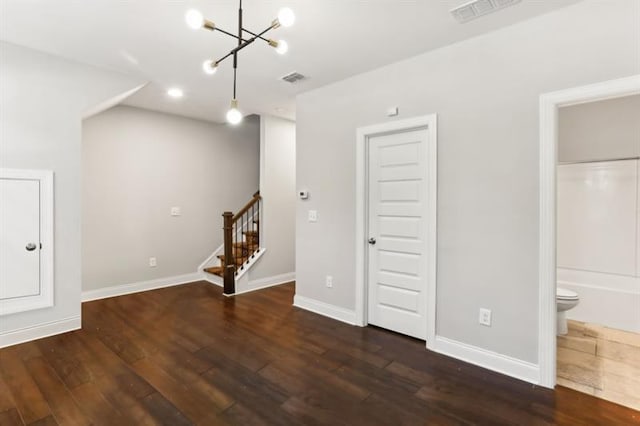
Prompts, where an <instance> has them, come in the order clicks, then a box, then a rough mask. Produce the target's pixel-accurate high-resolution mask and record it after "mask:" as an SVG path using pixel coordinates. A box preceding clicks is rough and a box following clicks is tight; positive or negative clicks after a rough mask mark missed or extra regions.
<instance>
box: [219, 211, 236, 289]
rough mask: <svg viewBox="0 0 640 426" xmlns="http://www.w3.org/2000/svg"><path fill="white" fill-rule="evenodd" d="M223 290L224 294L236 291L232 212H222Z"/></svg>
mask: <svg viewBox="0 0 640 426" xmlns="http://www.w3.org/2000/svg"><path fill="white" fill-rule="evenodd" d="M222 217H223V219H224V226H223V227H222V229H223V230H224V265H222V266H224V275H223V277H224V290H223V293H224V294H226V295H232V294H234V293H235V292H236V277H235V272H236V261H235V259H234V257H233V213H231V212H224V213H223V214H222Z"/></svg>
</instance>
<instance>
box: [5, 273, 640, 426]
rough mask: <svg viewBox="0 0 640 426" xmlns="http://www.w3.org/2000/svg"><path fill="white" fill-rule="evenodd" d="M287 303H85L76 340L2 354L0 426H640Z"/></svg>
mask: <svg viewBox="0 0 640 426" xmlns="http://www.w3.org/2000/svg"><path fill="white" fill-rule="evenodd" d="M293 294H294V285H293V284H290V285H283V286H278V287H273V288H270V289H266V290H264V291H260V292H255V293H249V294H244V295H241V296H238V297H234V298H226V297H224V296H223V295H222V293H221V290H220V289H219V288H217V287H215V286H211V285H209V284H207V283H192V284H185V285H181V286H176V287H169V288H164V289H159V290H154V291H150V292H145V293H139V294H132V295H127V296H122V297H116V298H111V299H104V300H98V301H94V302H89V303H85V304H84V305H83V308H82V312H83V329H82V330H79V331H75V332H71V333H66V334H64V335H60V336H54V337H50V338H46V339H42V340H39V341H36V342H33V343H28V344H23V345H17V346H14V347H11V348H5V349H0V425H2V426H4V425H5V424H6V425H13V424H16V425H23V424H38V423H39V424H61V425H76V424H96V425H129V424H131V425H133V424H135V425H159V424H167V425H191V424H207V425H218V424H225V425H273V424H275V425H301V424H308V425H316V424H318V425H332V426H333V425H340V424H347V425H361V424H362V425H367V426H370V425H420V424H428V425H454V424H455V425H471V424H490V425H499V424H517V425H546V424H565V425H572V426H573V425H589V426H598V425H606V426H610V425H613V426H615V425H625V426H627V425H634V424H638V425H640V413H639V412H638V411H634V410H630V409H627V408H624V407H621V406H618V405H615V404H611V403H609V402H607V401H604V400H601V399H597V398H594V397H593V396H589V395H584V394H580V393H577V392H575V391H572V390H570V389H564V388H562V387H559V388H558V389H556V391H551V390H548V389H542V388H539V387H537V386H533V385H531V384H529V383H525V382H522V381H519V380H515V379H512V378H509V377H506V376H503V375H501V374H498V373H494V372H491V371H488V370H485V369H482V368H480V367H477V366H474V365H471V364H467V363H464V362H461V361H458V360H455V359H452V358H448V357H446V356H443V355H440V354H437V353H433V352H430V351H428V350H426V349H425V343H424V341H419V340H416V339H412V338H408V337H405V336H402V335H398V334H396V333H392V332H389V331H386V330H382V329H379V328H376V327H355V326H350V325H347V324H343V323H340V322H338V321H334V320H332V319H330V318H326V317H323V316H320V315H317V314H313V313H310V312H307V311H304V310H302V309H299V308H295V307H293V306H292V298H293Z"/></svg>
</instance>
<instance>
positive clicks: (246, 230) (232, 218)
mask: <svg viewBox="0 0 640 426" xmlns="http://www.w3.org/2000/svg"><path fill="white" fill-rule="evenodd" d="M261 200H262V197H261V196H260V191H258V192H256V193H255V194H253V197H252V198H251V201H249V202H248V203H247V205H245V206H244V207H243V208H242V209H240V211H238V213H236V214H235V215H234V214H233V213H232V212H224V213H223V214H222V217H223V220H224V226H223V227H222V229H223V232H224V262H223V265H222V266H223V267H224V270H223V280H224V290H223V293H224V294H226V295H231V294H234V293H235V292H236V275H237V273H238V266H239V267H240V270H242V269H244V267H245V264H246V263H247V262H248V261H249V260H250V259H251V258H252V257H253V256H255V248H256V247H257V248H259V247H260V213H261V211H260V210H261V209H260V207H261ZM243 239H246V241H243ZM245 242H246V254H245V244H243V243H245Z"/></svg>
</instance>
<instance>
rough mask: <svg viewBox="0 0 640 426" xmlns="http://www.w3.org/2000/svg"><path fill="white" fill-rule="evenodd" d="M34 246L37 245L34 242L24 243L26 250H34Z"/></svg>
mask: <svg viewBox="0 0 640 426" xmlns="http://www.w3.org/2000/svg"><path fill="white" fill-rule="evenodd" d="M36 247H37V246H36V244H35V243H29V244H27V245H26V247H25V249H26V250H27V251H34V250H35V249H36Z"/></svg>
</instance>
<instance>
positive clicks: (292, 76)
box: [282, 71, 307, 83]
mask: <svg viewBox="0 0 640 426" xmlns="http://www.w3.org/2000/svg"><path fill="white" fill-rule="evenodd" d="M305 78H307V77H305V76H304V75H302V74H300V73H299V72H295V71H294V72H292V73H289V74H287V75H285V76H284V77H282V79H283V80H284V81H286V82H287V83H297V82H299V81H300V80H304V79H305Z"/></svg>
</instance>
